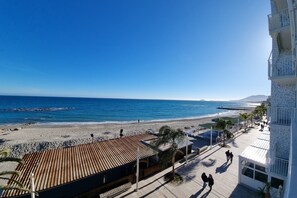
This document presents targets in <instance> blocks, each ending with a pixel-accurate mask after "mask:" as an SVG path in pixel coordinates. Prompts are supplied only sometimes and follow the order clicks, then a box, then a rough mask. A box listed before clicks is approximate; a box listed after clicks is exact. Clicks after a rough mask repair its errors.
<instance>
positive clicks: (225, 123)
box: [215, 118, 233, 147]
mask: <svg viewBox="0 0 297 198" xmlns="http://www.w3.org/2000/svg"><path fill="white" fill-rule="evenodd" d="M230 125H233V123H232V121H231V120H225V119H221V118H220V119H218V120H217V122H216V125H215V128H216V129H219V130H222V131H223V134H224V137H223V145H222V146H223V147H224V146H226V142H225V141H226V137H227V134H228V132H229V131H228V130H227V129H228V127H229V126H230Z"/></svg>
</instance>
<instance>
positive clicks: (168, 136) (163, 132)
mask: <svg viewBox="0 0 297 198" xmlns="http://www.w3.org/2000/svg"><path fill="white" fill-rule="evenodd" d="M184 137H185V135H184V133H183V131H182V130H181V129H177V130H175V129H172V128H171V127H169V126H167V125H165V126H162V127H161V128H160V130H159V136H158V139H157V141H156V142H155V147H156V148H159V147H160V146H166V147H167V146H168V147H169V150H168V153H167V154H166V156H163V157H164V159H163V162H166V163H167V162H168V161H169V160H171V163H172V178H173V179H174V178H175V168H174V163H175V156H176V154H177V153H178V152H181V151H179V149H178V144H179V143H180V142H182V141H183V139H184ZM168 158H169V159H168Z"/></svg>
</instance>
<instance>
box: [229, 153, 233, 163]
mask: <svg viewBox="0 0 297 198" xmlns="http://www.w3.org/2000/svg"><path fill="white" fill-rule="evenodd" d="M229 156H230V161H231V163H232V161H233V153H232V152H231V153H230V154H229Z"/></svg>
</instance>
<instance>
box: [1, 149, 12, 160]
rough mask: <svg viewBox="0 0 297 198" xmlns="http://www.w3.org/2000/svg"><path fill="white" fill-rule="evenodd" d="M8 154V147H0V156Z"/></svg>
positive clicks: (3, 156)
mask: <svg viewBox="0 0 297 198" xmlns="http://www.w3.org/2000/svg"><path fill="white" fill-rule="evenodd" d="M9 154H10V149H8V148H3V149H0V157H1V158H6V157H7V156H9Z"/></svg>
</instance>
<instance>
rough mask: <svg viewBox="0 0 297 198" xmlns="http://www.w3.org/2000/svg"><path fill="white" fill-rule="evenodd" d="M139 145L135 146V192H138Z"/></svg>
mask: <svg viewBox="0 0 297 198" xmlns="http://www.w3.org/2000/svg"><path fill="white" fill-rule="evenodd" d="M139 157H140V156H139V146H138V147H137V154H136V192H138V180H139Z"/></svg>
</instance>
